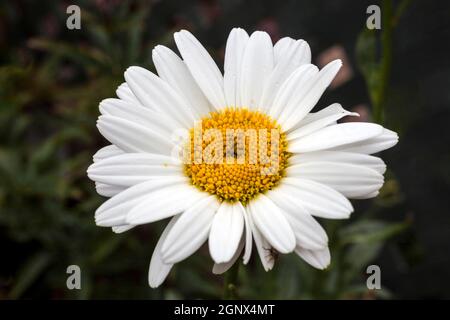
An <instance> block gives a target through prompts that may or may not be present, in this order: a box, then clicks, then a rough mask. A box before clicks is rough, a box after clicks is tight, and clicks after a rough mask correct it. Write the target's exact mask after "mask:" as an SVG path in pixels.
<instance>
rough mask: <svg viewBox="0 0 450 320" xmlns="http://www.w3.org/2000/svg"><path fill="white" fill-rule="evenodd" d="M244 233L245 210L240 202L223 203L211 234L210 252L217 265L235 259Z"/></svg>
mask: <svg viewBox="0 0 450 320" xmlns="http://www.w3.org/2000/svg"><path fill="white" fill-rule="evenodd" d="M243 231H244V208H243V207H242V204H241V203H240V202H237V203H228V202H226V201H224V202H222V204H221V205H220V208H219V209H218V210H217V213H216V215H215V216H214V220H213V223H212V226H211V230H210V233H209V242H208V244H209V252H210V254H211V257H212V258H213V260H214V262H215V263H224V262H228V261H230V260H231V258H233V255H234V254H235V253H236V250H237V248H238V245H239V241H240V240H241V236H242V232H243Z"/></svg>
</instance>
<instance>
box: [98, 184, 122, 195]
mask: <svg viewBox="0 0 450 320" xmlns="http://www.w3.org/2000/svg"><path fill="white" fill-rule="evenodd" d="M125 189H126V187H122V186H115V185H110V184H105V183H99V182H96V183H95V190H96V191H97V193H98V194H99V195H101V196H104V197H113V196H115V195H116V194H118V193H119V192H122V191H123V190H125Z"/></svg>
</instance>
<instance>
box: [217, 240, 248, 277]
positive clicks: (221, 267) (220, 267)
mask: <svg viewBox="0 0 450 320" xmlns="http://www.w3.org/2000/svg"><path fill="white" fill-rule="evenodd" d="M244 242H245V241H244V237H242V238H241V241H240V242H239V246H238V248H237V250H236V252H235V254H234V255H233V258H231V260H230V261H228V262H223V263H214V266H213V269H212V272H213V273H214V274H222V273H225V272H227V271H228V270H229V269H230V268H231V267H232V266H233V265H234V263H235V262H236V260H237V259H238V258H239V256H240V255H241V253H242V249H244Z"/></svg>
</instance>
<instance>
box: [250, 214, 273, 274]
mask: <svg viewBox="0 0 450 320" xmlns="http://www.w3.org/2000/svg"><path fill="white" fill-rule="evenodd" d="M248 221H249V224H250V227H251V229H252V234H253V239H255V246H256V250H257V251H258V255H259V258H260V260H261V263H262V265H263V267H264V270H265V271H269V270H272V268H273V265H274V264H275V259H274V258H273V257H272V256H271V254H270V251H271V249H272V246H271V245H270V243H269V242H268V241H267V239H266V238H265V237H264V236H263V235H262V234H261V232H260V231H259V230H258V228H257V227H256V225H255V224H254V223H253V220H252V216H251V214H249V215H248Z"/></svg>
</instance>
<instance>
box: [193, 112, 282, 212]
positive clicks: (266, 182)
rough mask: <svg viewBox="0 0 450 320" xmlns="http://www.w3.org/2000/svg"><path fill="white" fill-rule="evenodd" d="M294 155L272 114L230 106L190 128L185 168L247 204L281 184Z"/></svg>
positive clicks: (224, 196) (204, 186) (208, 187)
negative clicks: (289, 161)
mask: <svg viewBox="0 0 450 320" xmlns="http://www.w3.org/2000/svg"><path fill="white" fill-rule="evenodd" d="M288 158H289V153H288V152H287V142H286V135H285V133H283V132H281V128H280V126H279V125H278V124H277V123H276V122H275V121H274V120H273V119H272V118H271V117H269V116H268V115H266V114H264V113H262V112H259V111H252V110H248V109H245V108H227V109H224V110H221V111H217V112H211V113H210V114H209V115H208V116H207V117H204V118H203V119H202V120H201V121H200V122H199V123H198V124H196V125H195V126H194V128H192V129H191V130H190V142H189V143H188V145H187V146H186V148H185V150H184V161H185V167H184V169H185V173H186V175H187V176H188V177H189V178H190V179H191V181H192V184H193V185H195V186H196V187H198V188H200V189H201V190H203V191H207V192H209V193H211V194H214V195H216V196H217V197H218V198H219V199H220V200H227V201H240V202H242V203H244V204H245V203H247V202H248V201H249V200H250V199H252V198H253V197H255V196H256V195H258V194H259V193H262V192H265V191H267V190H270V189H272V188H273V187H274V186H276V185H277V183H278V182H279V180H280V179H281V178H282V177H283V175H284V169H285V168H286V165H287V160H288Z"/></svg>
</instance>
